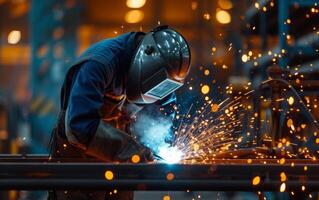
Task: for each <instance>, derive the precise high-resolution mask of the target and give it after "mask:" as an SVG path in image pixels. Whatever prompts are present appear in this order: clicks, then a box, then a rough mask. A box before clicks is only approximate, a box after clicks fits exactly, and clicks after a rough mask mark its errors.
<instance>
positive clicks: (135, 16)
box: [125, 10, 144, 24]
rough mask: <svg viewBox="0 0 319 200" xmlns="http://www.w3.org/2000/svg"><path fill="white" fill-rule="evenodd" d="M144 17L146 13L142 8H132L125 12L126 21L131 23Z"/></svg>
mask: <svg viewBox="0 0 319 200" xmlns="http://www.w3.org/2000/svg"><path fill="white" fill-rule="evenodd" d="M143 19H144V13H143V11H141V10H130V11H128V12H127V13H126V14H125V21H126V22H127V23H130V24H134V23H138V22H140V21H142V20H143Z"/></svg>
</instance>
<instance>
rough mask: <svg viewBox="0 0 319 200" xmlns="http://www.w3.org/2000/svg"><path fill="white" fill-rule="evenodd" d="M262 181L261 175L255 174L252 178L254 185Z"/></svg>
mask: <svg viewBox="0 0 319 200" xmlns="http://www.w3.org/2000/svg"><path fill="white" fill-rule="evenodd" d="M259 183H260V177H259V176H255V177H254V178H253V180H252V184H253V185H258V184H259Z"/></svg>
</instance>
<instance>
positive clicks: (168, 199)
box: [163, 195, 171, 200]
mask: <svg viewBox="0 0 319 200" xmlns="http://www.w3.org/2000/svg"><path fill="white" fill-rule="evenodd" d="M170 199H171V197H170V196H169V195H165V196H163V200H170Z"/></svg>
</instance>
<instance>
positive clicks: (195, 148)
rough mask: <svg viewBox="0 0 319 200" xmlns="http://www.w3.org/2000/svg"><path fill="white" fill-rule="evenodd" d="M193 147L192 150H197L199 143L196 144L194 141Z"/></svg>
mask: <svg viewBox="0 0 319 200" xmlns="http://www.w3.org/2000/svg"><path fill="white" fill-rule="evenodd" d="M193 149H194V151H198V149H199V145H198V144H197V143H195V144H194V145H193Z"/></svg>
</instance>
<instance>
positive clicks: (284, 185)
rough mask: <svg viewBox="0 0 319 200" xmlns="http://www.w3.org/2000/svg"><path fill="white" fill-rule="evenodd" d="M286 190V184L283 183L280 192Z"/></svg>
mask: <svg viewBox="0 0 319 200" xmlns="http://www.w3.org/2000/svg"><path fill="white" fill-rule="evenodd" d="M285 190H286V183H282V184H281V185H280V192H284V191H285Z"/></svg>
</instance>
